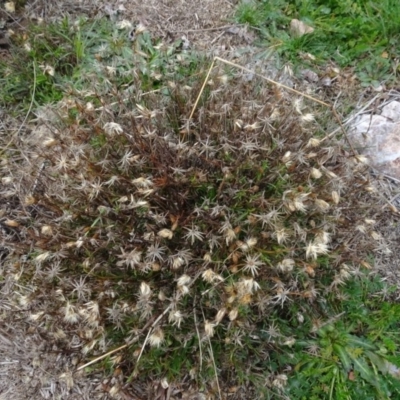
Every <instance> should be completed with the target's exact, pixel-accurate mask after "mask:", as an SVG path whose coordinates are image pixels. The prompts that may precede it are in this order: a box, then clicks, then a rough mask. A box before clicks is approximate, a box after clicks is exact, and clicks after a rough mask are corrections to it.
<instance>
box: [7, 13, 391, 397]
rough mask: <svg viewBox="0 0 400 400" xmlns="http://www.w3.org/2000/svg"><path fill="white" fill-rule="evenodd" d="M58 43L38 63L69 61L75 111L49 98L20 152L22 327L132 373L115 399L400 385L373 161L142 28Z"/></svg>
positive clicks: (11, 257) (65, 97)
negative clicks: (379, 293)
mask: <svg viewBox="0 0 400 400" xmlns="http://www.w3.org/2000/svg"><path fill="white" fill-rule="evenodd" d="M72 27H74V28H72ZM40 29H45V28H44V27H42V28H40ZM48 29H50V31H49V32H50V33H51V34H50V33H49V32H47V31H46V32H47V33H46V35H45V36H44V38H45V39H43V40H44V42H40V43H41V45H40V47H38V48H36V47H32V48H33V50H32V52H33V53H29V52H28V53H27V55H25V56H26V57H28V58H29V57H31V62H36V63H40V62H46V63H47V64H48V65H50V66H52V65H53V66H55V67H54V68H55V73H54V79H56V80H57V79H58V80H59V82H60V84H59V85H57V86H56V85H55V84H54V87H57V90H59V91H60V92H59V93H60V94H61V100H60V101H58V102H57V103H55V102H56V100H57V98H56V97H55V95H54V93H53V92H51V90H53V89H49V88H47V89H46V91H42V92H41V94H40V96H41V97H39V99H41V100H40V103H42V104H44V103H48V104H46V105H45V107H36V108H35V109H34V112H35V114H36V116H37V118H36V124H37V126H35V129H34V130H33V131H32V132H31V134H30V135H29V136H28V137H27V138H26V139H25V140H24V141H23V142H18V141H17V140H16V141H15V142H11V143H12V146H9V147H7V148H5V149H4V151H3V152H4V154H5V155H6V156H7V160H8V161H7V163H3V164H2V165H1V168H2V175H3V176H4V178H3V184H4V186H3V187H2V189H1V194H2V196H3V197H4V198H6V199H8V200H7V202H4V203H2V214H1V215H2V221H1V224H2V229H3V237H2V243H1V245H2V247H3V248H5V249H7V250H8V255H7V257H6V258H5V260H3V262H2V264H1V267H0V268H1V270H0V271H1V276H4V279H5V280H7V285H8V286H7V288H8V289H9V290H8V292H7V296H8V298H7V312H5V314H4V316H2V317H1V318H2V319H3V320H4V322H5V326H13V323H14V322H15V320H14V318H18V321H19V323H20V324H21V321H23V322H22V323H25V322H26V323H27V324H28V323H29V325H30V330H29V331H30V332H34V333H32V335H35V334H36V333H35V332H40V334H41V335H45V337H46V338H48V343H50V344H51V346H52V347H51V348H52V349H54V348H56V349H60V351H61V350H62V351H63V352H65V353H67V354H70V353H72V352H73V353H74V357H76V361H75V364H74V365H75V372H78V371H80V370H84V369H86V368H87V367H89V366H90V371H89V370H87V372H88V373H89V372H90V373H92V374H94V373H95V372H96V371H98V369H100V370H101V371H102V372H103V373H104V374H108V375H111V374H113V375H114V377H113V379H111V382H112V384H111V386H110V387H108V389H107V391H108V392H109V394H110V396H111V395H112V396H114V397H117V396H119V395H121V396H122V394H121V393H122V390H123V389H122V387H123V386H124V385H128V384H129V383H130V382H135V383H141V384H143V385H148V386H151V385H152V382H153V381H155V380H157V381H161V382H162V385H163V387H164V389H165V387H168V385H170V384H173V383H174V382H184V380H185V379H188V380H190V385H194V386H195V387H196V390H197V391H201V392H204V393H208V395H209V396H219V397H222V392H224V393H225V391H229V390H232V391H234V387H235V386H237V385H239V386H240V387H241V388H244V387H246V386H247V385H249V386H250V388H249V389H248V393H251V396H252V398H257V397H260V398H274V396H278V395H279V396H286V392H287V390H289V392H291V391H292V390H293V388H299V391H300V390H301V393H304V394H303V396H307V395H308V394H309V393H311V392H312V390H318V392H317V394H316V395H318V396H323V393H325V390H326V393H327V394H328V395H329V393H331V396H333V393H334V394H335V395H336V394H338V393H347V392H349V393H352V391H353V392H354V393H358V392H357V390H358V391H359V392H360V393H361V392H362V393H366V394H368V395H369V393H378V394H379V395H380V394H381V393H383V394H385V393H387V390H386V387H385V385H388V387H390V390H392V386H391V385H396V384H397V383H396V382H395V377H394V376H392V375H391V373H390V372H391V371H392V369H393V370H394V369H395V368H397V367H396V365H398V362H397V361H398V360H397V358H396V357H397V353H396V352H397V347H396V346H397V344H398V339H397V338H396V337H395V335H394V334H392V333H391V332H394V329H395V328H394V320H395V318H397V316H398V310H397V306H396V305H394V304H391V303H385V304H382V305H381V304H380V303H379V302H377V301H376V300H374V298H373V297H370V295H369V294H368V293H369V291H370V287H368V288H369V289H368V290H367V289H365V288H364V286H363V285H365V284H366V282H368V280H354V279H353V277H354V276H358V275H359V271H360V268H361V266H362V265H366V261H365V260H366V259H367V257H368V256H369V254H370V253H372V252H373V251H374V249H375V246H376V241H377V240H379V238H377V236H376V235H374V234H373V232H374V231H373V222H371V221H373V220H374V219H376V218H377V216H379V213H380V212H381V211H380V210H381V204H380V203H379V198H378V197H377V196H375V192H374V188H373V186H372V184H371V183H370V181H369V180H368V179H367V177H366V176H367V174H368V172H367V167H366V166H365V165H364V164H363V163H361V162H360V160H359V159H358V158H357V157H354V155H352V154H351V153H350V152H349V150H348V149H346V148H344V147H343V145H341V144H339V143H337V142H334V141H332V140H330V139H329V137H326V138H325V139H326V140H324V141H322V140H321V139H317V138H315V137H314V136H313V134H312V130H313V129H312V127H313V126H314V125H313V124H316V121H315V120H314V119H313V118H308V117H307V118H305V115H306V114H305V110H304V108H302V107H301V101H300V99H298V98H297V97H298V95H296V98H293V97H294V95H293V93H290V94H288V93H284V91H283V90H282V93H280V94H279V98H278V96H277V91H276V90H274V89H273V88H271V87H270V86H268V85H266V83H265V81H263V80H261V79H260V80H258V78H255V79H254V81H253V82H250V83H249V82H247V81H245V80H244V79H243V78H242V76H241V73H240V71H239V72H237V73H235V72H234V71H231V73H230V76H229V77H227V75H226V74H225V72H224V71H223V70H222V68H220V67H216V68H213V69H212V70H211V69H209V68H208V67H209V64H210V60H208V62H207V63H206V61H207V59H205V58H203V57H200V56H198V55H197V54H192V53H190V52H188V51H186V50H182V51H181V50H180V49H179V48H178V46H177V45H173V46H164V45H163V44H162V43H160V42H157V41H155V40H154V39H152V38H151V36H150V35H149V33H148V32H146V31H145V30H144V29H143V28H142V27H139V28H137V29H136V36H135V38H134V40H133V41H130V40H129V37H128V32H127V31H124V30H123V29H119V28H118V27H115V26H113V25H112V24H111V23H110V22H108V21H96V22H95V23H91V24H89V23H88V22H87V21H83V22H82V21H81V22H79V23H78V25H75V24H72V23H70V22H69V21H66V20H64V21H63V22H62V23H61V24H60V25H56V26H52V27H51V28H48ZM55 32H58V33H57V34H56V33H55ZM60 32H65V33H63V34H61V33H60ZM66 32H75V33H74V35H73V37H72V39H71V37H65V36H66ZM77 32H79V34H77ZM106 32H107V34H106ZM28 37H29V35H28ZM55 38H57V40H55ZM28 40H29V39H28ZM63 41H65V43H66V46H65V47H63V49H64V50H60V51H61V53H56V55H55V58H54V59H52V58H51V51H52V49H53V48H52V47H51V46H50V45H51V44H52V43H53V44H54V43H56V44H57V46H59V45H60V43H64V42H63ZM32 43H36V42H32ZM49 46H50V47H49ZM61 47H62V46H61ZM32 54H34V55H32ZM43 54H44V55H43ZM60 58H62V59H64V60H68V62H67V63H66V66H64V67H63V66H61V64H60V65H58V64H57V62H58V61H59V60H60ZM13 62H16V60H13ZM207 70H209V77H208V80H207V82H206V87H207V90H202V89H204V87H205V86H203V78H204V76H206V72H207ZM24 71H25V72H24V74H25V75H24V77H25V78H24V79H26V81H27V82H26V83H27V84H28V88H29V87H33V82H32V80H33V75H32V74H27V73H26V72H27V71H26V69H25V70H24ZM20 72H21V71H19V72H18V71H17V73H16V75H15V76H16V77H18V76H20V75H19V74H20ZM21 76H22V75H21ZM47 78H48V77H47V76H46V79H47ZM37 83H38V82H36V84H37ZM13 85H14V86H13V87H15V86H18V85H16V84H15V83H13ZM52 85H53V84H52ZM51 88H53V86H51ZM260 88H261V89H260ZM41 90H42V89H41ZM200 92H202V94H203V96H202V97H201V96H198V94H199V93H200ZM7 93H8V95H9V96H12V94H10V92H9V91H8V92H7ZM38 96H39V95H38ZM198 97H199V98H200V97H201V102H200V103H197V100H196V99H197V98H198ZM13 99H14V101H18V100H20V99H17V98H16V97H13ZM37 99H38V98H36V100H37ZM195 105H197V106H196V107H195ZM315 107H316V108H317V107H318V106H315ZM277 109H279V113H277V112H276V110H277ZM189 115H192V116H193V118H191V120H190V121H189V120H188V116H189ZM316 115H317V113H316ZM239 117H240V118H239ZM27 149H29V151H28V150H27ZM15 152H16V153H17V154H22V155H23V157H17V158H16V157H13V155H15ZM375 206H376V207H375ZM366 221H368V222H366ZM374 282H375V281H374ZM357 293H360V295H358V296H355V295H354V296H353V299H352V300H349V301H348V302H343V299H344V298H345V297H346V296H349V297H350V296H351V295H353V294H357ZM375 294H376V293H375ZM357 299H358V302H357V301H356V300H357ZM361 299H363V303H360V301H361ZM369 302H372V303H369ZM364 303H365V304H364ZM368 307H369V308H368ZM370 309H371V310H373V311H372V312H374V313H376V318H375V322H374V323H372V322H371V321H368V320H367V319H366V317H362V315H364V314H363V313H365V312H367V313H368V312H369V310H370ZM11 311H18V313H14V312H11ZM342 312H346V313H347V314H348V315H349V316H351V318H354V320H355V321H359V322H358V323H349V320H348V319H347V317H346V319H345V318H344V317H343V318H342V319H340V318H336V319H335V317H337V315H340V314H341V313H342ZM347 314H346V315H347ZM16 315H17V317H15V316H16ZM379 321H380V322H379ZM332 327H334V328H336V330H335V329H333V331H332V329H331V328H332ZM371 343H373V344H371ZM304 348H310V349H313V350H312V354H314V355H317V356H318V355H320V354H323V357H322V358H321V357H314V358H313V357H311V355H310V354H311V353H310V354H308V353H305V352H304ZM52 351H53V350H52ZM385 351H386V353H385ZM309 352H310V351H309ZM91 358H92V360H91V361H88V360H89V359H91ZM77 363H79V364H80V366H79V367H76V364H77ZM97 363H98V364H97ZM96 365H97V368H98V369H97V368H96ZM306 365H308V368H305V366H306ZM39 366H40V363H39ZM290 366H294V371H291V370H290V368H289V367H290ZM374 367H375V368H376V371H378V370H379V371H380V374H383V373H386V375H388V374H389V380H390V382H389V383H386V381H385V380H384V379H383V377H381V376H379V377H377V374H378V372H376V371H375V370H374ZM385 368H386V370H385ZM350 370H354V374H355V376H356V379H355V380H354V381H351V383H348V382H347V381H346V380H345V379H348V378H346V374H349V373H350ZM396 371H397V370H396ZM312 374H314V377H315V376H316V377H320V378H321V384H320V385H318V386H314V387H311V382H312ZM115 376H118V379H117V378H115ZM114 378H115V379H114ZM392 378H393V379H392ZM392 381H393V382H392ZM68 382H69V383H68V385H69V388H71V387H72V386H73V382H72V384H71V381H70V380H69V381H68ZM358 382H362V383H363V385H359V387H358V386H357V383H358ZM57 385H61V383H59V382H58V380H55V381H54V382H53V383H52V384H51V385H50V384H49V385H48V387H56V386H57ZM71 385H72V386H71ZM188 385H189V384H188ZM46 387H47V386H46ZM393 387H394V386H393ZM42 390H43V391H45V392H46V395H47V394H48V395H49V396H50V392H48V391H47V390H48V389H46V388H43V389H42ZM49 390H50V389H49ZM52 390H53V389H52ZM149 390H150V389H149ZM388 390H389V389H388ZM346 391H347V392H346ZM154 398H155V396H154ZM319 398H322V397H319ZM328 398H329V397H328Z"/></svg>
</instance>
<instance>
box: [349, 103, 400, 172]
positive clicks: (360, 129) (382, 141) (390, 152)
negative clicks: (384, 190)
mask: <svg viewBox="0 0 400 400" xmlns="http://www.w3.org/2000/svg"><path fill="white" fill-rule="evenodd" d="M349 137H350V140H351V141H352V142H353V145H354V147H355V148H356V149H357V150H358V151H359V152H360V153H361V154H363V155H365V156H366V157H367V158H368V159H369V163H370V165H371V166H373V167H374V168H376V169H377V170H378V171H380V172H381V173H384V174H387V175H390V176H392V177H394V178H396V179H400V102H398V101H392V102H390V103H389V104H387V105H386V106H385V107H383V108H382V112H381V115H370V114H365V115H362V116H360V117H358V118H357V119H356V121H355V122H353V124H352V126H351V128H350V131H349Z"/></svg>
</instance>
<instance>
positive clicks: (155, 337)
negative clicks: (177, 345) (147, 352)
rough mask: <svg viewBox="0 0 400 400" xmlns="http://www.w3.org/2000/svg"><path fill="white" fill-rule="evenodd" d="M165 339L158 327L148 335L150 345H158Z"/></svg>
mask: <svg viewBox="0 0 400 400" xmlns="http://www.w3.org/2000/svg"><path fill="white" fill-rule="evenodd" d="M164 341H165V337H164V332H163V330H162V329H161V328H160V327H156V328H155V329H154V330H153V332H152V333H151V335H150V336H149V344H150V346H151V347H160V346H161V345H162V344H163V343H164Z"/></svg>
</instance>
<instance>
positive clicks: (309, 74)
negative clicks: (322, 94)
mask: <svg viewBox="0 0 400 400" xmlns="http://www.w3.org/2000/svg"><path fill="white" fill-rule="evenodd" d="M301 74H302V75H303V77H304V79H306V80H307V81H308V82H318V81H319V77H318V74H317V73H315V72H314V71H311V70H310V69H304V70H303V71H301Z"/></svg>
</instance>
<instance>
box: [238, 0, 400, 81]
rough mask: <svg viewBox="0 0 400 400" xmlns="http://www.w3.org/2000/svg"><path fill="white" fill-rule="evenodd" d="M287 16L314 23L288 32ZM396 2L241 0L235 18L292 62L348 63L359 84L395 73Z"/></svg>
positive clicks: (399, 6)
mask: <svg viewBox="0 0 400 400" xmlns="http://www.w3.org/2000/svg"><path fill="white" fill-rule="evenodd" d="M292 19H298V20H301V21H302V22H304V23H306V24H307V25H309V26H310V27H312V28H314V32H313V33H312V34H307V35H303V36H300V37H299V36H296V35H293V34H292V33H291V32H290V29H289V26H290V21H291V20H292ZM399 19H400V4H399V2H397V1H395V0H384V1H366V0H355V1H354V0H348V1H338V0H329V1H320V0H306V1H300V0H272V1H269V0H266V1H254V2H243V3H241V4H240V6H239V8H238V11H237V20H238V21H239V22H241V23H247V24H249V25H250V26H251V27H254V28H255V29H256V30H257V32H258V33H259V34H260V38H261V39H262V41H263V42H264V43H266V44H267V46H268V47H269V48H270V49H271V50H273V51H274V53H278V54H281V55H282V56H283V57H284V59H289V60H290V61H291V62H293V63H294V64H296V65H300V66H301V67H304V65H306V64H308V65H310V66H313V67H315V68H318V66H320V67H323V66H325V65H326V63H327V61H334V62H335V64H336V65H338V66H339V67H352V68H354V69H355V71H356V72H357V74H358V77H359V79H360V80H361V83H362V84H363V85H366V86H368V85H371V84H372V85H375V86H378V85H379V84H381V83H382V82H383V81H384V82H393V81H394V80H395V79H396V76H398V72H399V71H398V60H399V50H398V45H397V44H398V40H399V30H398V26H399V23H400V20H399Z"/></svg>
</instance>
